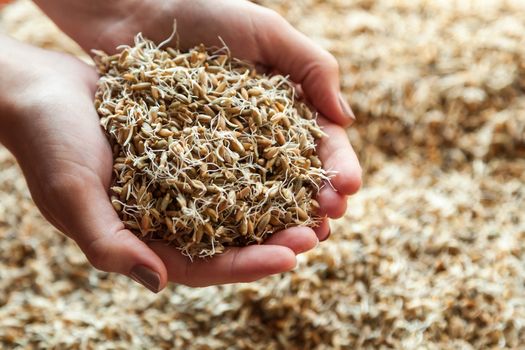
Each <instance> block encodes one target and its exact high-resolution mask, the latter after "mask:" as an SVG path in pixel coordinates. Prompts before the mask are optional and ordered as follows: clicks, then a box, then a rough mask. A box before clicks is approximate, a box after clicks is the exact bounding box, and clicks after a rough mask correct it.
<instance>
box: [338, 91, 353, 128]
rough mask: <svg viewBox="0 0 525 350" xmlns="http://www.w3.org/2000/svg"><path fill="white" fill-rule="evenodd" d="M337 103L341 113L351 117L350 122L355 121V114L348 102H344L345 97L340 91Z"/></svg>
mask: <svg viewBox="0 0 525 350" xmlns="http://www.w3.org/2000/svg"><path fill="white" fill-rule="evenodd" d="M339 104H340V105H341V109H342V110H343V113H344V114H345V115H346V116H347V118H348V119H351V120H352V122H353V121H355V114H354V112H353V111H352V108H350V106H349V105H348V102H346V100H345V98H344V97H343V95H341V93H339Z"/></svg>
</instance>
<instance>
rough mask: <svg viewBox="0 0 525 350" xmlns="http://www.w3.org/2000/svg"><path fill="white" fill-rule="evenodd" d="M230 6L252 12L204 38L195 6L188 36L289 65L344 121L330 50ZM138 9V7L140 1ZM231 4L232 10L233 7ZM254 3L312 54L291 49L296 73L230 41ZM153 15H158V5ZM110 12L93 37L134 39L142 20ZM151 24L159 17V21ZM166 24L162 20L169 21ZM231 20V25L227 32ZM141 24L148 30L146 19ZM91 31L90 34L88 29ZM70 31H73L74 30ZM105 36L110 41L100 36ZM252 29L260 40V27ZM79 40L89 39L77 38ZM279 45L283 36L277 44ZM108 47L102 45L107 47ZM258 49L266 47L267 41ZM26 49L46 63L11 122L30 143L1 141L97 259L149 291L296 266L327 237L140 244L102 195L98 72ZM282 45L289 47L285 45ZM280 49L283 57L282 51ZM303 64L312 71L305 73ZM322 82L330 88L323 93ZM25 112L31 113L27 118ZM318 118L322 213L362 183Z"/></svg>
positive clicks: (339, 133)
mask: <svg viewBox="0 0 525 350" xmlns="http://www.w3.org/2000/svg"><path fill="white" fill-rule="evenodd" d="M122 3H124V2H122ZM145 3H146V2H145ZM157 3H161V2H157ZM162 3H163V4H165V3H164V2H162ZM186 3H188V4H189V3H190V2H186ZM198 3H199V4H201V3H200V2H198ZM218 3H219V2H217V4H218ZM221 4H222V10H223V11H225V13H228V12H229V11H230V10H232V9H228V6H230V5H229V3H226V2H224V3H222V2H221ZM232 4H235V6H240V8H241V9H243V11H247V13H246V14H247V15H250V16H253V18H250V20H249V21H246V20H243V21H240V22H238V23H236V24H235V26H232V24H231V23H227V19H228V18H229V19H230V20H232V19H233V18H236V17H242V16H230V17H228V18H227V19H224V18H222V19H221V20H218V18H221V15H220V14H219V15H217V18H216V17H215V15H213V16H211V17H210V18H209V21H210V24H209V25H210V27H209V30H210V31H213V30H214V28H220V27H221V26H224V27H225V28H229V30H223V32H220V31H219V32H215V36H213V35H211V34H210V35H209V37H208V38H207V39H206V37H204V36H202V35H203V34H202V33H199V31H198V30H197V29H196V28H198V27H199V23H200V22H199V21H203V20H205V18H203V17H198V16H199V15H197V14H196V15H195V16H196V17H195V21H196V22H195V23H194V26H195V28H194V29H195V30H196V32H195V34H196V35H197V34H198V36H197V37H196V38H195V42H194V43H197V42H201V41H202V42H205V43H206V44H208V45H211V44H216V43H215V42H213V41H212V40H216V39H214V38H216V35H217V34H218V35H221V37H222V38H223V39H224V40H225V41H226V42H227V43H228V45H230V48H231V49H232V51H233V54H234V55H236V56H238V57H243V58H247V59H251V60H252V61H256V62H259V63H262V64H265V65H267V66H272V67H274V68H278V69H279V70H280V71H283V72H286V69H287V66H288V68H289V69H290V70H292V71H293V70H295V71H296V72H295V73H293V74H292V73H291V71H289V72H290V74H292V78H293V77H295V79H296V81H299V82H302V85H303V89H304V90H305V92H306V93H307V95H308V96H309V98H310V99H311V100H312V101H313V102H314V104H316V106H317V108H319V109H320V110H321V111H323V110H322V109H321V108H320V107H319V106H321V105H322V106H324V110H325V111H332V112H334V113H331V114H328V113H326V112H325V114H327V116H331V117H332V119H334V118H335V119H336V120H337V119H338V118H339V120H340V121H341V122H342V123H345V121H344V120H343V118H344V113H342V109H341V107H340V105H339V103H338V102H337V95H338V88H337V84H338V82H337V68H336V66H335V65H334V64H333V59H331V58H329V57H331V56H329V55H328V54H327V53H325V52H324V51H322V50H321V49H319V48H317V47H316V46H314V45H313V44H311V43H310V42H309V41H308V40H307V39H306V38H305V37H303V36H301V35H300V34H298V33H297V32H295V31H294V30H293V29H292V28H291V27H289V25H287V24H286V22H284V20H282V19H277V18H279V17H276V15H275V14H274V13H273V12H267V10H261V8H259V7H257V6H255V5H251V4H247V3H244V2H234V3H232ZM158 6H160V5H158ZM188 6H189V5H188ZM192 6H197V5H196V4H193V5H192ZM141 9H142V10H144V8H141ZM157 10H159V9H157ZM177 10H178V11H180V12H177V13H178V14H179V15H181V16H182V13H184V12H183V11H188V13H186V14H185V15H184V16H182V17H186V16H189V15H190V14H189V12H191V11H196V12H198V11H197V10H198V9H197V8H192V7H190V8H187V9H182V8H180V9H177ZM235 11H239V9H236V10H235ZM235 11H234V12H233V13H236V12H235ZM250 11H254V12H250ZM257 11H262V12H263V14H264V15H265V16H269V17H271V18H272V19H274V20H276V21H279V23H280V25H281V26H284V28H287V30H288V32H289V33H288V34H290V32H291V33H292V34H290V35H291V36H292V37H291V38H289V39H288V43H295V44H296V45H299V46H300V47H299V48H300V49H302V51H303V52H304V51H312V52H311V54H310V55H308V56H307V57H310V60H311V61H312V62H310V63H308V62H304V61H301V59H306V58H305V55H304V54H302V55H296V56H298V57H296V58H295V62H296V64H297V65H299V66H302V65H307V66H309V67H311V68H312V70H308V71H307V72H305V73H302V72H301V69H297V68H296V65H294V64H293V61H294V60H293V59H292V60H291V61H290V60H288V61H287V60H286V59H279V58H278V57H277V56H280V55H281V53H279V54H278V55H276V56H275V57H273V56H272V57H273V58H270V57H269V56H268V55H269V52H271V51H268V52H266V51H264V50H263V49H262V46H261V47H260V48H259V49H257V48H256V47H257V45H258V44H259V42H258V41H257V40H249V42H250V44H249V45H241V44H240V42H239V41H238V40H237V41H236V40H234V39H235V37H236V35H237V34H236V33H240V32H243V30H244V32H246V31H247V30H248V29H249V28H255V27H254V26H253V25H251V24H250V21H255V20H256V18H258V17H257V15H258V13H257ZM152 13H155V14H156V15H157V16H158V15H159V14H161V13H164V14H165V13H166V12H157V11H155V12H152ZM143 14H144V17H148V15H147V14H145V13H143ZM201 16H202V14H201ZM165 17H166V19H165V20H164V22H162V23H165V24H164V27H166V35H165V36H164V37H167V36H168V35H167V34H168V33H169V29H168V28H171V25H172V20H173V15H171V14H167V15H166V16H165ZM112 18H113V19H112V21H114V22H104V19H99V20H98V22H100V23H105V25H102V27H103V28H108V34H103V33H101V34H100V36H97V38H98V40H101V41H100V42H101V43H103V42H105V43H106V44H105V45H108V47H109V45H113V46H114V45H115V44H116V43H114V42H112V40H123V41H122V42H126V41H129V40H127V39H124V38H128V36H129V38H131V37H133V35H135V34H136V32H137V31H139V30H140V29H138V30H137V28H136V27H141V26H142V25H141V24H140V23H139V21H138V20H137V22H136V23H135V25H129V26H128V25H127V24H129V23H128V22H127V21H129V20H132V19H133V18H134V17H133V15H131V17H126V18H120V19H118V18H117V19H115V16H113V17H112ZM214 18H215V19H214ZM265 18H266V17H265ZM157 19H158V18H157ZM108 21H109V19H108ZM214 21H215V22H214ZM257 22H258V26H260V27H261V28H259V29H258V31H260V30H263V31H264V30H270V28H269V26H267V25H266V24H264V21H262V20H257ZM117 23H120V25H119V24H117ZM158 23H159V25H160V23H161V22H158ZM168 23H170V24H169V26H168ZM179 23H180V25H179V30H180V31H181V32H182V31H185V32H186V31H187V32H188V33H191V30H192V29H191V28H188V29H187V30H186V29H184V28H183V26H184V23H183V21H182V20H180V22H179ZM123 24H126V25H123ZM213 26H215V27H213ZM246 26H247V27H246ZM230 27H234V29H235V30H233V29H231V28H230ZM263 27H264V28H263ZM270 27H271V26H270ZM109 28H113V29H119V31H118V32H114V33H113V34H114V35H113V36H110V35H109V31H110V29H109ZM128 28H129V29H128ZM133 28H135V29H133ZM144 28H145V29H147V28H148V26H145V27H144ZM93 31H94V32H97V30H96V28H94V30H93ZM143 32H145V35H146V36H149V37H152V38H154V39H155V37H154V35H153V33H151V34H152V35H149V34H148V31H147V30H143ZM272 33H273V34H270V33H268V34H267V35H264V37H265V39H268V38H270V37H271V36H272V35H280V33H279V31H275V30H273V29H272ZM70 34H71V32H70ZM71 35H72V36H73V37H75V35H74V34H71ZM254 35H255V34H254ZM105 37H107V38H117V39H111V40H110V39H104V38H105ZM248 37H250V35H248ZM257 37H258V38H261V36H260V35H258V36H257ZM294 38H295V39H294ZM181 39H182V40H181V43H182V44H183V45H188V46H191V45H193V44H194V43H192V42H191V41H189V39H186V38H181ZM237 39H238V37H237ZM277 39H278V38H277ZM277 39H276V40H275V41H276V42H280V40H281V41H284V39H283V38H281V39H279V40H277ZM228 41H231V42H228ZM267 43H269V41H268V42H267ZM83 45H84V47H87V46H86V44H85V43H84V44H83ZM283 45H285V46H286V45H287V44H284V43H283ZM93 47H94V46H93ZM101 47H104V45H102V46H101ZM108 47H104V48H105V49H106V50H107V49H108ZM266 47H267V48H268V50H269V48H270V46H266ZM25 50H29V51H31V54H30V55H29V56H30V57H32V59H34V60H37V61H38V62H48V63H49V64H50V66H52V67H54V68H47V69H46V70H45V72H42V73H41V74H39V77H38V79H32V80H28V81H31V85H32V86H33V89H31V91H32V92H31V99H29V100H28V102H27V103H26V106H25V107H24V108H21V110H20V108H19V110H18V111H17V113H16V114H18V115H19V116H21V117H20V118H18V119H19V121H18V122H17V128H18V129H19V130H23V133H24V135H25V136H24V137H26V136H27V135H33V136H32V137H26V139H28V140H30V141H29V142H28V143H27V144H26V146H24V147H22V146H20V145H19V144H17V143H16V142H15V141H13V140H11V141H10V142H9V141H6V142H7V143H8V146H10V148H11V149H12V150H13V152H14V154H15V155H16V156H17V158H18V159H19V161H20V164H21V166H22V169H23V170H24V174H25V175H26V177H27V180H28V183H29V186H30V189H31V192H32V194H33V196H34V198H35V202H36V203H37V205H38V206H39V208H40V209H41V211H42V212H43V213H44V215H45V216H46V218H48V219H49V220H50V221H51V222H52V223H53V224H54V225H55V226H56V227H57V228H59V229H60V230H61V231H62V232H64V233H66V234H67V235H68V236H70V237H71V238H73V239H74V240H75V241H76V242H77V243H78V245H79V246H80V248H81V249H82V250H83V251H84V252H85V253H86V255H87V257H88V259H89V260H90V262H91V263H92V264H93V265H94V266H95V267H97V268H99V269H101V270H104V271H112V272H119V273H122V274H124V275H128V276H132V277H134V278H135V279H138V280H140V282H141V283H143V284H145V285H146V286H148V287H149V288H150V289H152V290H154V291H158V290H160V289H162V288H164V286H165V285H166V283H167V280H168V279H169V280H170V281H173V282H177V283H183V284H186V285H190V286H206V285H212V284H221V283H232V282H244V281H253V280H256V279H259V278H262V277H264V276H267V275H270V274H273V273H280V272H284V271H287V270H290V269H292V268H293V267H294V266H295V254H298V253H301V252H303V251H306V250H309V249H311V248H313V246H315V244H316V243H317V241H318V237H319V238H320V239H324V238H326V236H327V235H328V233H329V227H328V222H327V221H326V220H325V221H324V222H323V224H322V225H321V227H319V228H318V229H316V232H314V231H313V230H311V229H309V228H292V229H288V230H285V231H282V232H280V233H278V234H276V235H274V236H273V237H272V238H270V239H269V240H268V241H267V242H266V243H265V244H264V245H261V246H250V247H246V248H232V249H230V250H229V251H228V252H227V253H225V254H222V255H220V256H216V257H214V258H212V259H208V260H198V261H196V262H194V263H190V262H189V260H188V259H187V258H185V257H183V256H182V255H181V254H180V253H179V252H178V251H176V250H175V249H173V248H171V247H168V246H166V245H164V244H161V243H154V244H150V245H146V244H145V243H143V242H142V241H140V240H139V239H138V238H136V237H135V236H134V235H133V234H132V233H131V232H129V231H128V230H126V229H124V227H123V225H122V223H121V222H120V220H119V219H118V216H117V215H116V213H115V211H114V210H113V208H112V206H111V204H110V203H109V200H108V196H107V189H108V187H109V184H110V177H111V163H112V160H111V152H110V149H109V145H108V143H107V141H106V139H105V136H104V135H103V134H102V131H101V130H100V127H99V124H98V116H97V115H96V112H95V110H94V108H93V105H92V98H93V91H94V85H95V81H96V79H97V77H96V74H95V73H94V71H93V70H92V69H91V68H90V67H88V66H86V65H84V64H82V63H80V62H78V61H76V60H74V59H72V58H69V57H66V56H63V55H60V54H56V53H53V54H52V53H47V52H43V51H41V50H37V49H28V48H25ZM108 51H109V50H108ZM275 51H278V50H275ZM288 51H290V52H295V51H294V50H292V49H289V50H288ZM264 52H266V53H264ZM44 56H45V58H44ZM284 56H286V55H282V57H284ZM326 60H328V61H330V60H332V64H331V65H329V66H328V68H327V67H325V65H324V63H325V62H326ZM58 62H60V63H62V62H63V64H57V63H58ZM272 62H273V63H272ZM316 67H317V68H316ZM39 70H40V67H39V68H38V69H36V68H35V69H34V71H39ZM310 71H312V72H313V73H308V72H310ZM314 73H315V74H314ZM330 73H331V74H330ZM301 74H304V76H303V79H299V78H300V76H301ZM20 76H21V75H20ZM315 79H319V82H317V84H318V86H320V87H322V86H324V87H325V88H326V89H328V90H326V89H324V90H323V89H319V92H316V91H317V90H315V89H314V88H313V87H312V88H308V87H307V86H313V82H314V81H315ZM321 82H322V83H321ZM308 83H310V84H308ZM319 84H320V85H319ZM321 90H323V91H328V92H324V93H321V92H320V91H321ZM26 91H27V90H26ZM71 91H75V94H72V93H71ZM309 91H310V92H309ZM313 96H317V97H316V98H315V97H313ZM323 96H324V97H323ZM56 101H60V103H57V102H56ZM315 101H317V102H315ZM327 101H328V102H327ZM323 102H326V103H323ZM334 115H335V117H334ZM29 117H31V118H32V119H31V120H29ZM321 123H322V124H323V126H324V127H325V131H326V132H327V133H328V134H329V135H330V137H329V138H327V139H324V140H322V141H321V142H320V145H319V153H320V155H321V158H322V160H323V162H324V164H325V166H326V167H327V168H329V169H331V170H335V171H337V172H338V175H337V176H336V177H335V178H334V179H333V185H334V187H335V188H336V189H337V192H336V191H334V190H333V189H331V188H330V187H325V188H324V189H323V190H322V191H321V193H320V194H319V198H318V199H319V202H320V204H321V211H322V213H321V214H323V215H324V214H326V215H327V216H329V217H339V216H341V215H343V213H344V212H345V209H346V195H348V194H351V193H354V192H355V191H357V189H358V188H359V186H360V168H359V164H358V161H357V158H356V156H355V154H354V152H353V150H352V148H351V146H350V144H349V142H348V139H347V137H346V133H345V132H344V130H343V129H342V128H341V127H340V126H338V125H336V124H334V123H333V122H329V121H328V120H322V121H321ZM34 135H38V137H34ZM7 139H9V138H7ZM11 139H12V138H11ZM316 234H317V236H316Z"/></svg>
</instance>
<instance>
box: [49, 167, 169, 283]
mask: <svg viewBox="0 0 525 350" xmlns="http://www.w3.org/2000/svg"><path fill="white" fill-rule="evenodd" d="M98 181H99V180H98V179H96V178H94V179H91V180H89V179H85V178H84V179H83V180H79V179H78V178H75V177H62V178H61V179H60V181H59V183H58V184H51V186H48V187H49V188H51V190H50V191H52V192H51V193H50V194H51V196H48V198H52V199H53V201H54V202H55V203H59V205H60V207H56V208H54V210H53V212H55V213H61V214H60V218H61V220H60V221H61V223H62V226H63V227H65V228H66V233H67V234H68V235H69V236H70V237H71V238H73V239H74V240H75V241H76V242H77V244H78V245H79V247H80V249H82V251H83V252H84V253H85V254H86V257H87V258H88V260H89V261H90V263H91V264H92V265H93V266H94V267H95V268H97V269H99V270H103V271H107V272H117V273H121V274H123V275H126V276H129V277H131V278H133V279H134V280H135V281H137V282H139V283H141V284H143V285H144V286H145V287H147V288H148V289H150V290H151V291H153V292H155V293H156V292H159V291H160V290H162V289H163V288H164V287H165V286H166V283H167V271H166V268H165V266H164V264H163V262H162V260H161V259H160V258H159V257H158V256H157V255H156V254H155V253H154V252H153V251H152V250H151V249H150V248H149V247H148V246H147V245H146V244H145V243H144V242H142V241H141V240H140V239H138V238H137V237H136V236H135V235H134V234H133V233H131V232H130V231H129V230H126V229H124V226H123V224H122V222H121V221H120V219H119V217H118V215H117V214H116V212H115V210H114V209H113V206H112V205H111V203H110V201H109V199H108V196H107V194H106V191H105V190H104V186H103V185H102V184H101V183H99V182H98Z"/></svg>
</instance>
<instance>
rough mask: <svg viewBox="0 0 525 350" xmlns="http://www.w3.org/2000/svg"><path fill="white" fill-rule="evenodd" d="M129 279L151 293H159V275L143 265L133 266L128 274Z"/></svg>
mask: <svg viewBox="0 0 525 350" xmlns="http://www.w3.org/2000/svg"><path fill="white" fill-rule="evenodd" d="M129 275H130V277H131V278H133V279H134V280H135V281H136V282H138V283H140V284H142V285H143V286H144V287H146V288H148V289H149V290H151V291H152V292H153V293H158V292H159V291H160V275H159V274H158V273H156V272H155V271H153V270H151V269H149V268H147V267H146V266H144V265H137V266H135V267H134V268H133V269H132V270H131V272H130V273H129Z"/></svg>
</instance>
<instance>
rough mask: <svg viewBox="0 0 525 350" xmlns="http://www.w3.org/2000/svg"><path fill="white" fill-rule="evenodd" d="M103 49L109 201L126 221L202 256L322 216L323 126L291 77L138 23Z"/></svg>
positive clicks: (101, 105)
mask: <svg viewBox="0 0 525 350" xmlns="http://www.w3.org/2000/svg"><path fill="white" fill-rule="evenodd" d="M95 53H96V61H97V67H98V70H99V72H100V74H101V78H100V81H99V84H98V91H97V93H96V99H95V105H96V108H97V111H98V113H99V115H100V118H101V123H102V126H103V128H104V129H105V131H106V132H107V135H108V137H109V139H110V141H111V143H112V145H113V155H114V177H115V180H114V184H113V186H112V188H111V191H112V197H111V201H112V203H113V206H114V208H115V210H116V211H117V212H118V214H119V215H120V218H121V219H122V220H123V222H124V224H125V225H126V227H127V228H129V229H130V230H132V231H133V232H134V233H136V234H137V235H138V236H139V237H141V238H143V239H146V240H152V239H153V240H157V239H158V240H165V241H168V242H170V243H173V244H174V246H176V247H177V248H179V249H180V250H181V251H182V252H183V253H184V254H185V255H188V256H190V257H195V256H198V257H205V256H212V255H214V254H216V253H221V252H223V251H224V249H225V247H227V246H244V245H248V244H253V243H261V242H262V241H264V240H265V239H266V238H267V237H269V235H271V234H272V233H274V232H277V231H279V230H282V229H285V228H287V227H291V226H297V225H310V226H311V225H316V224H317V223H318V221H319V218H318V217H316V216H315V211H316V209H317V208H318V203H317V202H316V201H315V199H314V198H313V197H315V195H316V194H317V192H318V190H319V189H320V187H321V186H322V185H323V183H325V182H326V181H328V179H329V178H328V176H327V172H326V171H324V170H323V169H322V164H321V161H320V160H319V158H318V157H317V155H316V148H315V140H316V139H318V138H321V137H322V136H323V135H324V134H323V132H322V131H321V130H320V128H319V127H318V125H317V123H316V121H315V113H314V112H312V111H311V110H310V109H309V107H308V106H306V105H305V104H304V103H302V102H300V101H299V100H298V97H297V96H296V92H295V90H294V88H293V86H292V85H291V84H290V83H289V81H288V80H287V79H286V78H285V77H283V76H281V75H275V76H271V77H270V76H266V75H261V74H258V73H257V72H256V70H255V69H254V67H253V66H251V65H250V64H248V63H245V62H242V61H240V60H237V59H233V58H231V57H230V55H229V52H228V51H227V49H225V48H224V49H220V50H216V51H211V50H207V49H206V48H205V47H204V46H198V47H195V48H193V49H191V50H189V51H188V52H182V51H180V50H177V49H173V48H167V49H165V50H164V49H162V48H160V47H158V46H156V45H155V44H154V43H153V42H151V41H149V40H146V39H144V38H143V37H142V36H141V35H140V34H139V35H138V36H137V37H136V38H135V46H134V47H129V46H122V47H121V48H120V52H119V53H117V54H115V55H112V56H108V55H106V54H105V53H103V52H98V51H97V52H95Z"/></svg>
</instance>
